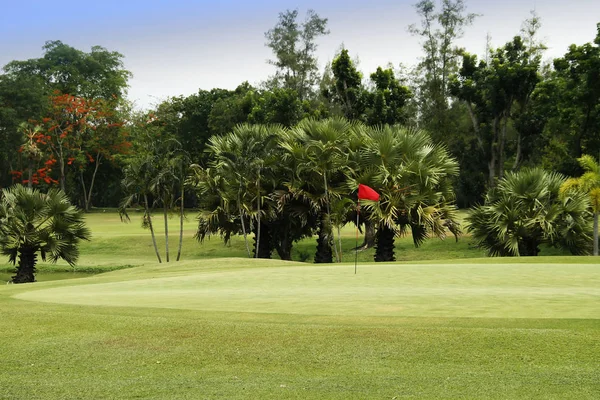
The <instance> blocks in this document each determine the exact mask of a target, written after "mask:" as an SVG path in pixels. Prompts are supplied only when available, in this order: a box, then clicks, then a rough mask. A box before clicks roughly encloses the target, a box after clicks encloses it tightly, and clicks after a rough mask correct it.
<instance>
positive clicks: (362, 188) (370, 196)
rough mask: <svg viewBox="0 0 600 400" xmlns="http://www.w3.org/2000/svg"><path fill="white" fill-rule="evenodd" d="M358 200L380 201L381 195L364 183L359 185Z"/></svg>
mask: <svg viewBox="0 0 600 400" xmlns="http://www.w3.org/2000/svg"><path fill="white" fill-rule="evenodd" d="M358 199H359V200H373V201H378V200H379V193H377V192H376V191H375V190H373V189H371V188H370V187H368V186H367V185H363V184H362V183H359V184H358Z"/></svg>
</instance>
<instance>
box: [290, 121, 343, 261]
mask: <svg viewBox="0 0 600 400" xmlns="http://www.w3.org/2000/svg"><path fill="white" fill-rule="evenodd" d="M351 129H352V123H350V122H348V121H347V120H345V119H343V118H334V119H329V120H324V121H316V120H310V119H309V120H303V121H301V122H300V123H299V124H298V125H297V126H296V127H295V128H294V129H292V130H290V131H288V132H286V134H285V135H284V136H283V137H282V140H281V143H280V146H281V147H282V148H283V149H284V151H285V153H284V156H283V160H284V161H285V162H286V163H287V166H288V168H291V169H292V170H293V171H294V174H295V177H294V179H293V180H292V181H291V182H288V183H287V186H288V190H289V191H290V192H291V193H292V195H293V196H294V197H295V198H298V199H300V198H301V199H303V201H306V202H308V203H309V204H310V207H311V208H312V209H313V210H315V211H317V213H318V214H319V215H320V221H319V223H318V225H319V228H318V239H317V252H316V254H315V262H316V263H330V262H332V261H333V254H332V248H333V251H334V252H335V254H336V259H337V260H338V261H339V259H340V257H339V253H338V250H337V246H334V245H333V244H334V236H333V224H332V221H331V204H332V203H333V199H334V198H338V199H339V198H340V189H342V183H343V182H344V181H345V177H344V171H345V170H346V169H347V168H348V155H349V139H350V130H351Z"/></svg>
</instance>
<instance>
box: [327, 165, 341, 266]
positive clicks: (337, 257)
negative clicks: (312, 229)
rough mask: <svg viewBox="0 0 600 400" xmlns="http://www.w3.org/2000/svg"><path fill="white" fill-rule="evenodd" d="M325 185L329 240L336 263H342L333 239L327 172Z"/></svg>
mask: <svg viewBox="0 0 600 400" xmlns="http://www.w3.org/2000/svg"><path fill="white" fill-rule="evenodd" d="M323 183H324V184H325V205H326V206H327V230H328V236H331V239H329V238H328V240H329V241H330V242H331V243H333V250H334V252H335V259H336V262H340V256H339V254H338V250H337V246H336V245H335V238H334V237H333V227H332V226H331V211H330V210H329V189H328V187H327V172H326V171H323Z"/></svg>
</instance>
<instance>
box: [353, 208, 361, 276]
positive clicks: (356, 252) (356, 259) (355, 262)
mask: <svg viewBox="0 0 600 400" xmlns="http://www.w3.org/2000/svg"><path fill="white" fill-rule="evenodd" d="M359 217H360V199H358V203H357V207H356V247H355V252H354V275H356V265H357V264H358V223H359Z"/></svg>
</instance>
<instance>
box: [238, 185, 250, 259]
mask: <svg viewBox="0 0 600 400" xmlns="http://www.w3.org/2000/svg"><path fill="white" fill-rule="evenodd" d="M238 209H239V212H240V221H241V222H242V233H243V234H244V243H245V244H246V252H247V253H248V258H252V256H251V255H250V246H248V237H247V235H246V224H245V223H244V213H243V211H242V181H241V180H240V190H239V191H238Z"/></svg>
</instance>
